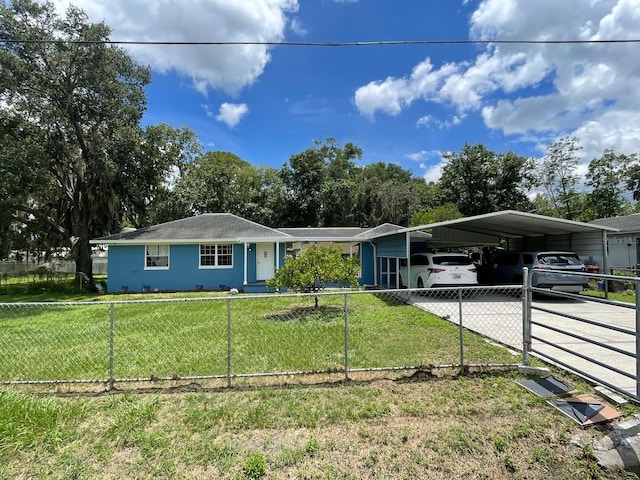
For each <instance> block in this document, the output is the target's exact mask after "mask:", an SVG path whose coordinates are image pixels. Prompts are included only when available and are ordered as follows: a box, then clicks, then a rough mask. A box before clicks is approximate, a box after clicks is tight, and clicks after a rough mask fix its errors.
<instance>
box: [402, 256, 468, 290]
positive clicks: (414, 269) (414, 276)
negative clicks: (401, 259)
mask: <svg viewBox="0 0 640 480" xmlns="http://www.w3.org/2000/svg"><path fill="white" fill-rule="evenodd" d="M409 265H410V266H406V265H405V266H401V267H400V271H399V273H400V285H401V286H402V287H407V286H408V287H409V288H416V287H417V288H429V287H446V286H460V285H477V284H478V276H477V272H476V266H475V264H474V263H473V262H472V261H471V258H469V256H468V255H465V254H464V253H416V254H414V255H411V258H410V264H409ZM409 277H411V278H409ZM407 280H409V281H408V282H407Z"/></svg>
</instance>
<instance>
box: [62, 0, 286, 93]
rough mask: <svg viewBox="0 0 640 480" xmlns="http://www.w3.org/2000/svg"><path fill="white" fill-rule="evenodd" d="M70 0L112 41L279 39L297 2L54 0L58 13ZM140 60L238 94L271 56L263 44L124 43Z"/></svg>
mask: <svg viewBox="0 0 640 480" xmlns="http://www.w3.org/2000/svg"><path fill="white" fill-rule="evenodd" d="M70 3H73V4H74V5H77V6H79V7H80V8H82V9H83V10H85V11H86V12H87V13H88V15H89V18H90V20H91V21H103V20H104V21H105V23H107V25H109V26H110V27H111V28H112V29H113V34H112V35H111V37H112V39H114V40H128V41H137V40H148V41H152V40H156V41H175V42H184V41H234V42H242V41H258V42H277V41H281V40H283V38H284V32H285V28H286V26H287V22H288V19H287V15H288V14H290V13H294V12H296V11H297V9H298V2H297V0H252V1H250V2H249V1H226V0H181V1H179V2H158V1H157V0H136V1H135V2H132V1H131V0H55V4H56V5H57V7H58V9H59V10H60V11H63V9H64V8H66V7H67V6H68V5H69V4H70ZM126 48H127V49H128V50H129V51H130V52H131V54H132V55H133V56H134V57H135V58H136V59H137V60H138V61H139V62H141V63H144V64H149V65H151V66H152V68H153V69H154V70H156V71H159V72H168V71H176V72H178V73H179V74H181V75H184V76H186V77H188V78H191V79H192V81H193V85H194V87H195V88H196V89H197V90H198V91H200V92H202V93H203V94H206V93H207V91H208V90H209V89H210V88H218V89H222V90H224V91H226V92H229V93H237V92H238V91H240V90H241V89H242V88H243V87H245V86H247V85H251V84H252V83H253V82H254V81H255V80H256V79H257V78H258V77H259V76H260V75H261V74H262V72H263V71H264V69H265V67H266V65H267V63H268V62H269V60H270V55H269V49H268V48H267V47H266V46H263V45H208V46H205V45H194V46H188V47H185V46H171V45H169V46H167V45H160V46H149V45H132V46H127V47H126Z"/></svg>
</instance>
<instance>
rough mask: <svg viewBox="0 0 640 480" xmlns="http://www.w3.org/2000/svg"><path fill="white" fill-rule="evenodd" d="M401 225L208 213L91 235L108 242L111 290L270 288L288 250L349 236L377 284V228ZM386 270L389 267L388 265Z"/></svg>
mask: <svg viewBox="0 0 640 480" xmlns="http://www.w3.org/2000/svg"><path fill="white" fill-rule="evenodd" d="M400 229H402V227H400V226H397V225H389V224H385V225H382V226H379V227H376V228H355V227H336V228H300V229H298V228H283V229H273V228H269V227H266V226H264V225H260V224H258V223H255V222H251V221H249V220H246V219H243V218H240V217H238V216H236V215H233V214H230V213H208V214H203V215H197V216H195V217H190V218H185V219H182V220H175V221H173V222H168V223H163V224H160V225H154V226H151V227H147V228H142V229H140V230H134V231H128V232H123V233H118V234H115V235H110V236H108V237H102V238H98V239H94V240H92V243H93V244H99V245H107V246H108V252H109V254H108V255H109V260H108V284H109V286H108V289H109V291H111V292H117V291H130V292H141V291H154V290H156V289H157V290H162V291H167V290H176V291H185V290H228V289H230V288H237V289H238V290H241V291H244V292H265V291H267V287H266V281H267V280H268V279H270V278H271V277H273V275H274V274H275V270H276V268H279V267H280V266H282V265H283V264H284V259H285V256H286V255H287V253H288V252H289V253H293V252H294V251H295V250H298V251H299V250H303V249H304V248H305V247H306V246H307V245H309V244H312V243H334V244H335V243H337V244H342V248H343V253H344V254H346V255H356V256H359V257H360V261H361V275H360V278H359V282H360V284H362V285H367V284H369V285H373V284H377V272H376V271H375V270H376V266H375V262H374V261H373V257H374V249H375V244H374V243H372V241H373V240H374V238H375V236H376V233H378V234H388V233H390V232H395V231H398V230H400ZM403 238H404V237H403ZM400 253H401V254H402V255H404V252H400ZM384 273H385V275H387V272H386V270H385V272H384ZM385 278H386V279H387V281H389V280H390V278H387V277H385Z"/></svg>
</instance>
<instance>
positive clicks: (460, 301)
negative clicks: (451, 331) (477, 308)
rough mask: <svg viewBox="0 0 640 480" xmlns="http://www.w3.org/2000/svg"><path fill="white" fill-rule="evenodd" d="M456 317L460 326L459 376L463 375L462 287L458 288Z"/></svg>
mask: <svg viewBox="0 0 640 480" xmlns="http://www.w3.org/2000/svg"><path fill="white" fill-rule="evenodd" d="M458 317H459V319H460V320H459V322H458V323H459V324H460V375H464V329H463V328H462V287H458Z"/></svg>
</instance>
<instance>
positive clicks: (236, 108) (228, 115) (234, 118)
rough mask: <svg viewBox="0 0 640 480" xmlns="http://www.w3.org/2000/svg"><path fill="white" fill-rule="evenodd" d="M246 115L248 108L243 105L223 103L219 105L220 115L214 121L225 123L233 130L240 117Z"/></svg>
mask: <svg viewBox="0 0 640 480" xmlns="http://www.w3.org/2000/svg"><path fill="white" fill-rule="evenodd" d="M247 113H249V107H247V105H245V104H244V103H241V104H234V103H226V102H225V103H223V104H222V105H220V113H218V115H216V120H218V121H219V122H222V123H225V124H226V125H227V126H228V127H229V128H233V127H235V126H236V125H238V123H240V120H241V119H242V117H244V116H245V115H246V114H247Z"/></svg>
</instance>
